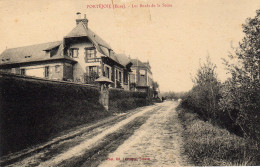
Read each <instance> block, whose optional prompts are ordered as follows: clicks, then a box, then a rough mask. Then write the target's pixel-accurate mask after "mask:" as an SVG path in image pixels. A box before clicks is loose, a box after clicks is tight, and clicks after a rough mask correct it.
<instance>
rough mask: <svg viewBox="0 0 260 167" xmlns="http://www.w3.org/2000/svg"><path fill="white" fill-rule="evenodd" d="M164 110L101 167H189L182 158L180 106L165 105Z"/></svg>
mask: <svg viewBox="0 0 260 167" xmlns="http://www.w3.org/2000/svg"><path fill="white" fill-rule="evenodd" d="M164 106H165V107H164V108H162V109H160V110H159V111H157V112H156V113H155V114H153V115H151V117H150V118H149V119H148V120H147V122H146V123H145V124H143V125H142V126H141V127H140V128H139V129H138V130H137V131H136V132H135V133H134V134H133V135H132V136H131V137H130V138H129V139H128V140H126V141H125V142H124V144H122V145H121V146H120V147H118V149H117V150H116V151H115V152H113V153H110V154H109V155H108V159H107V160H106V161H104V162H103V163H102V164H101V165H100V167H110V166H113V167H114V166H116V167H128V166H136V167H138V166H157V167H159V166H160V167H161V166H188V165H189V164H188V162H187V158H186V157H184V156H183V155H181V152H182V149H181V145H182V138H181V135H180V133H181V130H182V126H181V124H180V122H179V120H178V117H177V113H176V111H175V108H176V106H177V103H176V102H165V103H164ZM119 158H120V160H119Z"/></svg>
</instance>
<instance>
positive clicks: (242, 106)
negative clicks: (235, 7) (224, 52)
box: [220, 10, 260, 139]
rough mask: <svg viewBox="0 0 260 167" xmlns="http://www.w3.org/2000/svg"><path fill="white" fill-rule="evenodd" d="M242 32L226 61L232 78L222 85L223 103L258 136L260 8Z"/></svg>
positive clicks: (243, 126)
mask: <svg viewBox="0 0 260 167" xmlns="http://www.w3.org/2000/svg"><path fill="white" fill-rule="evenodd" d="M243 32H244V34H245V36H244V38H243V40H242V42H240V43H239V47H238V48H236V49H234V53H233V54H230V55H229V57H230V61H227V60H224V62H225V64H226V66H227V69H228V71H229V73H230V74H231V78H230V79H229V80H227V81H226V82H225V84H224V86H223V89H222V94H223V98H222V99H221V101H220V106H221V109H222V110H223V111H224V112H227V113H228V115H229V117H230V119H232V120H233V121H234V123H235V124H236V125H238V126H239V127H240V128H241V130H242V131H243V133H244V134H245V135H246V136H250V137H253V138H256V137H257V136H258V138H259V136H260V114H259V112H260V105H259V104H260V83H259V73H260V10H258V11H257V15H256V16H255V17H254V18H248V19H247V20H246V23H245V24H243ZM231 62H233V63H231ZM234 62H235V63H234ZM259 139H260V138H259Z"/></svg>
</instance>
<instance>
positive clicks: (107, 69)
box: [105, 67, 109, 78]
mask: <svg viewBox="0 0 260 167" xmlns="http://www.w3.org/2000/svg"><path fill="white" fill-rule="evenodd" d="M105 75H106V77H107V78H109V67H106V70H105Z"/></svg>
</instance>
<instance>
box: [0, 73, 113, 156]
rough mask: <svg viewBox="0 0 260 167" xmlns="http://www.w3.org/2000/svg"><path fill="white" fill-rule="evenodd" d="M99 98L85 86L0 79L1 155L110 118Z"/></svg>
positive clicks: (9, 78)
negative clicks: (74, 128)
mask: <svg viewBox="0 0 260 167" xmlns="http://www.w3.org/2000/svg"><path fill="white" fill-rule="evenodd" d="M99 95H100V93H99V90H98V89H97V88H93V87H86V86H82V85H76V84H64V83H59V82H57V83H56V82H46V81H38V80H37V81H36V80H31V79H24V78H16V77H6V76H4V77H0V148H1V149H0V150H1V152H0V156H1V155H4V154H7V153H8V152H9V151H10V152H13V151H18V150H21V149H23V148H26V147H27V146H31V145H34V144H38V143H39V142H43V141H47V139H49V138H51V137H53V136H54V135H55V134H56V135H57V133H59V132H61V131H63V130H66V129H69V128H71V127H75V126H77V125H80V124H83V123H88V122H91V121H94V120H97V119H100V118H103V117H106V116H108V115H109V113H108V112H106V111H105V109H104V107H103V106H102V105H101V104H99V102H98V100H99Z"/></svg>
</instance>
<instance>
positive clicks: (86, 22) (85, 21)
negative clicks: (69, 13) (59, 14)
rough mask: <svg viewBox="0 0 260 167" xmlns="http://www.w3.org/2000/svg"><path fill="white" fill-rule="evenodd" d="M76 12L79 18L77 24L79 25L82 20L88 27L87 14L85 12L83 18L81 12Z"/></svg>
mask: <svg viewBox="0 0 260 167" xmlns="http://www.w3.org/2000/svg"><path fill="white" fill-rule="evenodd" d="M76 14H77V15H78V18H77V19H76V24H77V25H78V24H79V23H80V22H82V23H83V24H84V25H85V26H86V28H88V19H87V17H86V14H84V18H83V19H82V18H81V13H80V12H77V13H76Z"/></svg>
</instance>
